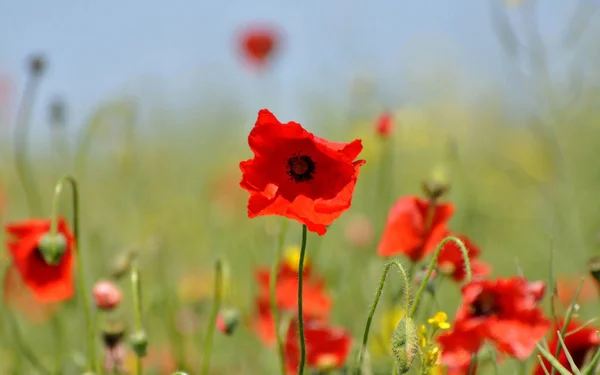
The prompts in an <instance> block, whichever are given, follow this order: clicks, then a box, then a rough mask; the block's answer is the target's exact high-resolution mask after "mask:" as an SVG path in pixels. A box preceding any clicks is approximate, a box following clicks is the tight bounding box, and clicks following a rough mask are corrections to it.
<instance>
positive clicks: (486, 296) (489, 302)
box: [471, 292, 498, 316]
mask: <svg viewBox="0 0 600 375" xmlns="http://www.w3.org/2000/svg"><path fill="white" fill-rule="evenodd" d="M471 309H472V310H471V311H472V313H473V315H474V316H488V315H491V314H494V313H495V312H496V311H497V309H498V307H497V305H496V298H495V297H494V296H493V295H492V294H491V293H486V292H483V293H482V294H481V295H480V296H479V297H478V298H477V300H476V301H475V302H474V303H473V306H472V308H471Z"/></svg>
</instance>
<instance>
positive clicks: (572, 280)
mask: <svg viewBox="0 0 600 375" xmlns="http://www.w3.org/2000/svg"><path fill="white" fill-rule="evenodd" d="M580 282H581V277H559V278H558V279H557V280H556V293H557V295H558V300H559V301H560V302H561V303H562V304H563V306H569V305H570V304H571V302H573V298H574V297H575V293H576V292H577V288H579V283H580ZM598 292H599V291H598V283H597V282H596V280H595V279H594V278H593V277H592V276H587V277H586V278H585V279H584V280H583V284H582V285H581V290H580V291H579V296H578V298H577V302H579V303H585V302H591V301H595V300H597V299H598Z"/></svg>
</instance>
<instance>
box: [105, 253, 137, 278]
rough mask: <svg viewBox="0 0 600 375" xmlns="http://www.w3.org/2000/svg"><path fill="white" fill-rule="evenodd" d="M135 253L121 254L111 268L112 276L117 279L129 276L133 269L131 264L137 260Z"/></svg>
mask: <svg viewBox="0 0 600 375" xmlns="http://www.w3.org/2000/svg"><path fill="white" fill-rule="evenodd" d="M135 256H136V254H135V252H132V251H130V252H127V253H124V254H119V255H118V256H117V258H116V259H115V261H114V262H113V264H112V265H111V268H110V274H111V276H112V277H114V278H115V279H117V280H118V279H120V278H121V277H123V276H125V275H127V274H128V273H129V268H130V267H131V262H132V261H133V259H134V258H135Z"/></svg>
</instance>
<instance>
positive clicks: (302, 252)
mask: <svg viewBox="0 0 600 375" xmlns="http://www.w3.org/2000/svg"><path fill="white" fill-rule="evenodd" d="M306 232H307V228H306V225H303V226H302V245H301V247H300V260H299V261H298V335H299V336H300V365H299V366H298V375H303V374H304V362H306V341H305V339H304V316H303V308H302V294H303V293H302V281H303V280H302V279H304V256H305V254H306V235H307V233H306Z"/></svg>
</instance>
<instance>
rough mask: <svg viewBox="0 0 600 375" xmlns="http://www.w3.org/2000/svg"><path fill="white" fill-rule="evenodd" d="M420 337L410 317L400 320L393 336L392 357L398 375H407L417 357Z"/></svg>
mask: <svg viewBox="0 0 600 375" xmlns="http://www.w3.org/2000/svg"><path fill="white" fill-rule="evenodd" d="M418 347H419V337H418V334H417V327H416V326H415V323H414V321H413V320H412V318H410V317H405V318H402V319H400V322H399V323H398V326H397V327H396V330H395V331H394V334H393V335H392V356H393V357H394V362H395V363H396V368H397V370H398V374H406V373H407V372H408V371H409V370H410V367H411V365H412V363H413V361H414V359H415V356H416V355H417V350H418Z"/></svg>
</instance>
